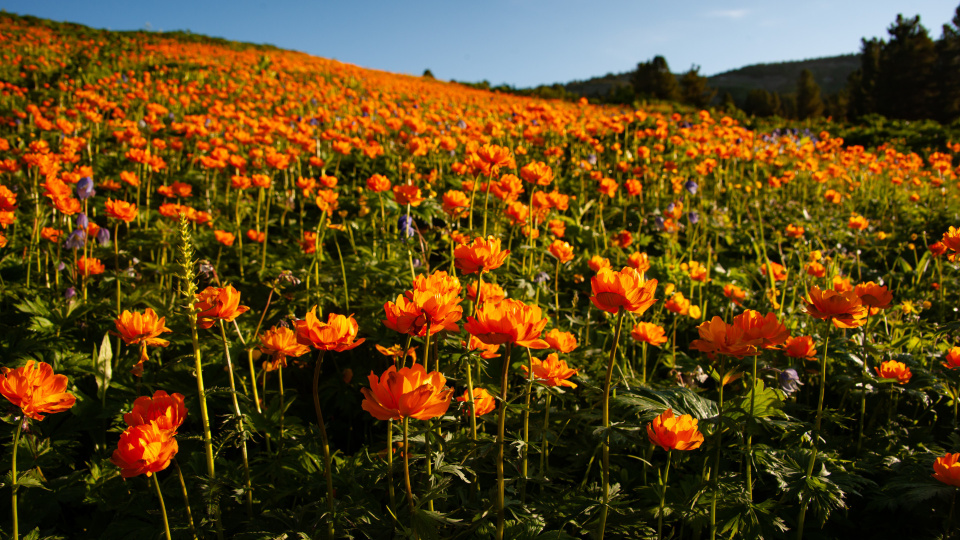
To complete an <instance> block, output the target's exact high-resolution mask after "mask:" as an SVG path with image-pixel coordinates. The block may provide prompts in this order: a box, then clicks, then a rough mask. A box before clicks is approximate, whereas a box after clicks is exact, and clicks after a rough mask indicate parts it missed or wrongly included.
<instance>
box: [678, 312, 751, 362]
mask: <svg viewBox="0 0 960 540" xmlns="http://www.w3.org/2000/svg"><path fill="white" fill-rule="evenodd" d="M697 332H699V334H700V339H695V340H693V342H691V343H690V348H691V349H693V350H696V351H700V352H704V353H707V355H709V356H710V357H711V358H712V357H713V355H715V354H723V355H726V356H735V357H737V358H742V357H744V356H756V355H758V354H760V351H759V350H758V349H757V345H759V343H760V342H761V340H760V339H755V340H750V339H747V337H746V336H745V335H744V331H743V328H741V327H739V326H737V325H730V324H727V323H725V322H723V319H721V318H720V317H714V318H712V319H710V320H709V321H707V322H705V323H703V324H701V325H700V326H698V327H697Z"/></svg>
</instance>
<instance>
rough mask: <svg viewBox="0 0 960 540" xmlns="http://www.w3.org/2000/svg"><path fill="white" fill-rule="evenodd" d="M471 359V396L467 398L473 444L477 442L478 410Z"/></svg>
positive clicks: (469, 361) (468, 360) (469, 360)
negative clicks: (474, 396) (474, 399)
mask: <svg viewBox="0 0 960 540" xmlns="http://www.w3.org/2000/svg"><path fill="white" fill-rule="evenodd" d="M471 361H472V360H471V359H470V358H467V362H466V363H467V391H468V392H469V395H468V396H467V397H468V398H469V399H467V406H468V407H469V411H470V437H471V438H472V439H473V442H477V409H476V406H477V405H476V403H475V402H474V401H473V366H472V365H471Z"/></svg>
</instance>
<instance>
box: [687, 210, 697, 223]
mask: <svg viewBox="0 0 960 540" xmlns="http://www.w3.org/2000/svg"><path fill="white" fill-rule="evenodd" d="M687 219H689V220H690V223H691V224H692V225H696V224H697V222H699V221H700V214H698V213H697V211H696V210H691V211H690V213H688V214H687Z"/></svg>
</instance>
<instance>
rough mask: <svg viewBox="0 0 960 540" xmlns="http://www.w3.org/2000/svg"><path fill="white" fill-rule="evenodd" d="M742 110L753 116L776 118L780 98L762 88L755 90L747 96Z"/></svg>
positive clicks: (778, 112) (778, 111)
mask: <svg viewBox="0 0 960 540" xmlns="http://www.w3.org/2000/svg"><path fill="white" fill-rule="evenodd" d="M743 110H744V112H746V113H747V114H750V115H753V116H762V117H763V116H776V115H778V114H780V96H779V95H777V93H776V92H773V93H770V92H767V91H766V90H764V89H762V88H755V89H753V90H751V91H750V93H748V94H747V100H746V102H744V104H743Z"/></svg>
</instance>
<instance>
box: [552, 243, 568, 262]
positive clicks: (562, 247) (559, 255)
mask: <svg viewBox="0 0 960 540" xmlns="http://www.w3.org/2000/svg"><path fill="white" fill-rule="evenodd" d="M547 250H548V251H549V252H550V255H553V257H555V258H556V259H557V260H558V261H560V262H561V263H565V262H568V261H572V260H573V246H571V245H570V244H568V243H567V242H564V241H563V240H554V241H553V242H552V243H551V244H550V247H548V248H547Z"/></svg>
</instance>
